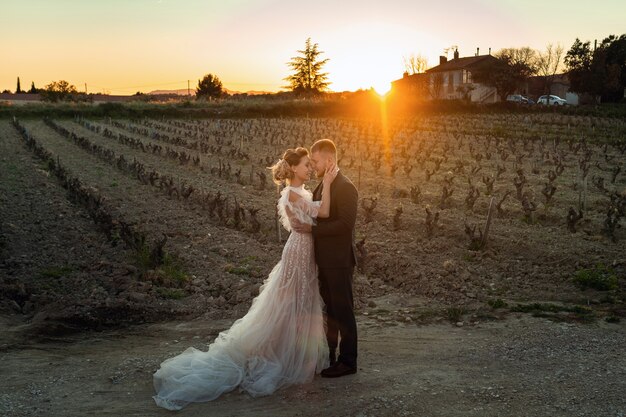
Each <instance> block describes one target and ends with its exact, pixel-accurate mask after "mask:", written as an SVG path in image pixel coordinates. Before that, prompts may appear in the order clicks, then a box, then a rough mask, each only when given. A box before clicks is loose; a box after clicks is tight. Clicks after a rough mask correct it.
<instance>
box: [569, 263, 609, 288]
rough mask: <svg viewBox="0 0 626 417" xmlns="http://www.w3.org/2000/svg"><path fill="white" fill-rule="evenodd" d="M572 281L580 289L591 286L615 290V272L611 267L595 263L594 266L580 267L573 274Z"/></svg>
mask: <svg viewBox="0 0 626 417" xmlns="http://www.w3.org/2000/svg"><path fill="white" fill-rule="evenodd" d="M574 283H575V284H576V285H578V286H579V287H580V288H581V289H587V288H593V289H594V290H598V291H611V290H616V289H617V287H618V283H617V274H615V271H614V270H613V268H611V267H606V266H604V265H603V264H597V265H596V266H595V267H594V268H589V269H581V270H580V271H577V272H576V274H574Z"/></svg>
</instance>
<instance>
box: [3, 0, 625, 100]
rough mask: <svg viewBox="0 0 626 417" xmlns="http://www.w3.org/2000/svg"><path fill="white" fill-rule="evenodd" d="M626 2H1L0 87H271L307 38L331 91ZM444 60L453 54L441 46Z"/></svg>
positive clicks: (541, 37) (614, 13) (525, 38)
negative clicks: (406, 60)
mask: <svg viewBox="0 0 626 417" xmlns="http://www.w3.org/2000/svg"><path fill="white" fill-rule="evenodd" d="M624 16H626V1H623V0H601V1H598V2H595V3H592V2H586V1H580V0H569V1H565V0H553V1H540V0H526V1H514V0H498V1H495V0H449V1H422V0H387V1H368V0H343V1H341V2H339V1H336V0H318V1H316V2H310V1H307V2H301V1H294V0H229V1H225V0H224V1H214V0H203V1H201V0H133V1H129V0H106V1H105V0H90V1H78V0H20V1H2V2H0V39H1V41H0V57H2V58H1V59H2V61H0V90H4V89H10V90H12V91H14V90H15V87H16V79H17V77H18V76H19V77H20V79H21V84H22V88H23V89H28V88H30V83H31V81H34V82H35V85H36V86H37V87H43V86H45V85H46V84H48V83H50V82H51V81H56V80H61V79H64V80H67V81H69V82H70V83H72V84H74V85H76V87H77V88H78V89H79V90H81V91H82V90H84V88H85V83H86V84H87V88H88V91H89V92H103V91H104V92H108V93H111V94H133V93H135V92H136V91H143V92H148V91H151V90H156V89H176V88H186V87H187V80H191V87H192V88H194V87H195V85H196V84H197V81H198V79H199V78H201V77H202V76H203V75H204V74H207V73H213V74H216V75H217V76H218V77H220V78H221V79H222V81H223V82H224V85H225V87H226V88H228V89H231V90H239V91H246V90H265V91H277V90H279V89H280V88H281V87H282V86H283V85H285V82H284V81H283V78H284V77H286V76H287V75H288V74H289V69H288V67H287V65H286V63H287V61H289V59H290V58H291V57H292V56H294V55H295V54H296V51H297V50H298V49H301V48H302V47H303V45H304V41H305V39H306V38H307V37H311V38H312V40H313V41H314V42H317V43H319V46H320V49H321V50H322V51H324V52H325V54H324V55H323V57H327V58H330V61H329V63H328V64H327V66H326V71H328V72H329V73H330V76H329V79H330V81H331V82H332V84H331V89H333V90H335V91H345V90H356V89H359V88H369V87H372V86H374V87H379V89H380V88H384V86H385V85H388V84H389V82H390V81H392V80H394V79H397V78H399V77H401V76H402V72H403V70H404V67H403V63H402V58H403V56H407V55H410V54H412V53H419V54H422V55H424V56H426V57H427V58H428V61H429V65H430V66H433V65H436V64H437V61H438V56H439V55H440V54H443V51H444V48H448V47H450V46H452V45H457V46H458V47H459V52H460V54H461V56H471V55H474V53H475V51H476V48H477V47H480V51H481V54H483V53H487V51H488V48H490V47H491V48H492V51H493V52H495V51H497V50H498V49H500V48H503V47H520V46H531V47H533V48H536V49H543V48H545V46H546V45H547V44H548V43H554V44H557V43H561V44H562V45H563V46H564V47H565V49H566V50H567V49H569V47H570V46H571V45H572V43H573V42H574V40H575V38H576V37H579V38H581V39H582V40H590V41H592V42H593V40H594V39H598V41H600V40H602V39H603V38H604V37H606V36H608V35H610V34H616V35H620V34H622V33H624V28H626V26H625V25H624ZM449 56H450V57H451V56H452V54H451V53H449Z"/></svg>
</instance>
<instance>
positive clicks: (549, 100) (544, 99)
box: [537, 95, 567, 106]
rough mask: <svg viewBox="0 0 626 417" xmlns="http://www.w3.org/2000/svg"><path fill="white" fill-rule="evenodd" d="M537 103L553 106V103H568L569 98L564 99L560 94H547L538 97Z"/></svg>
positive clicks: (560, 104)
mask: <svg viewBox="0 0 626 417" xmlns="http://www.w3.org/2000/svg"><path fill="white" fill-rule="evenodd" d="M537 104H546V105H549V106H552V105H559V106H564V105H566V104H567V100H564V99H562V98H561V97H559V96H553V95H547V96H541V97H539V98H538V99H537Z"/></svg>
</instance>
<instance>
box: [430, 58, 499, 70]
mask: <svg viewBox="0 0 626 417" xmlns="http://www.w3.org/2000/svg"><path fill="white" fill-rule="evenodd" d="M497 59H498V58H496V57H494V56H493V55H478V56H467V57H463V58H456V59H451V60H450V61H447V62H444V63H443V64H441V65H437V66H436V67H432V68H430V69H427V70H426V72H427V73H432V72H445V71H456V70H460V69H471V68H474V67H477V66H479V65H483V64H486V63H488V62H490V61H493V60H497Z"/></svg>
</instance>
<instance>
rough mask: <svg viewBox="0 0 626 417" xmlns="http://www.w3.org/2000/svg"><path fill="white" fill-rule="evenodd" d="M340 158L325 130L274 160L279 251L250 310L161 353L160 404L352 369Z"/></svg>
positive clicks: (351, 252)
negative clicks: (206, 338) (165, 355)
mask: <svg viewBox="0 0 626 417" xmlns="http://www.w3.org/2000/svg"><path fill="white" fill-rule="evenodd" d="M336 161H337V150H336V147H335V144H334V143H333V142H332V141H331V140H328V139H322V140H319V141H317V142H315V143H314V144H313V146H312V147H311V152H310V154H309V152H308V151H307V150H306V149H305V148H297V149H288V150H287V151H286V152H285V154H284V155H283V158H282V159H281V160H280V161H279V162H278V163H276V165H274V166H273V167H272V168H271V169H272V174H273V177H274V180H275V181H276V182H279V183H280V182H286V183H287V186H286V187H285V188H284V189H283V191H282V192H281V196H280V199H279V200H278V213H279V215H280V220H281V223H282V225H283V226H284V227H285V228H286V229H287V230H289V231H291V232H292V233H291V234H290V236H289V238H288V239H287V242H286V243H285V247H284V248H283V253H282V257H281V260H280V262H278V264H277V265H276V266H275V267H274V268H273V269H272V271H271V272H270V274H269V276H268V278H267V279H266V280H265V281H264V283H263V285H262V286H261V288H260V291H259V295H258V296H257V297H256V298H255V299H254V300H253V301H252V306H251V307H250V309H249V310H248V312H247V313H246V315H245V316H244V317H242V318H240V319H238V320H237V321H235V323H234V324H233V325H232V327H231V328H230V329H228V330H226V331H224V332H222V333H220V334H219V336H218V337H217V338H216V339H215V341H214V342H213V343H212V344H211V345H210V346H209V349H208V351H206V352H205V351H201V350H198V349H196V348H193V347H189V348H187V349H186V350H185V351H184V352H183V353H181V354H180V355H178V356H175V357H172V358H170V359H167V360H165V361H164V362H163V363H161V367H160V369H159V370H158V371H157V372H155V374H154V388H155V390H156V392H157V394H156V395H154V396H153V397H152V398H154V401H155V402H156V404H157V405H158V406H160V407H163V408H167V409H170V410H180V409H181V408H183V407H184V406H186V405H187V404H189V403H191V402H203V401H211V400H214V399H215V398H217V397H219V396H220V395H221V394H223V393H225V392H228V391H232V390H233V389H235V388H237V387H239V389H240V390H241V391H245V392H247V393H249V394H250V395H251V396H253V397H258V396H263V395H269V394H271V393H273V392H274V391H276V390H277V389H279V388H281V387H285V386H288V385H292V384H302V383H306V382H310V381H312V380H313V377H314V375H315V374H317V373H321V376H322V377H329V378H332V377H340V376H344V375H349V374H354V373H356V371H357V329H356V321H355V318H354V311H353V298H352V273H353V269H354V266H355V265H356V255H355V254H356V250H355V247H354V224H355V220H356V214H357V201H358V193H357V190H356V188H355V186H354V185H353V184H352V182H351V181H350V180H349V179H348V178H347V177H345V176H344V175H343V174H342V173H341V172H339V169H338V167H337V163H336ZM311 171H314V172H315V173H316V174H317V177H318V178H321V179H322V181H321V182H320V184H319V185H318V186H317V187H316V188H315V190H314V191H313V194H311V192H310V191H308V190H306V189H305V188H304V183H305V182H306V181H308V180H309V179H310V175H311ZM338 342H339V343H338ZM337 348H339V356H338V357H337V356H336V351H337Z"/></svg>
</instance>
